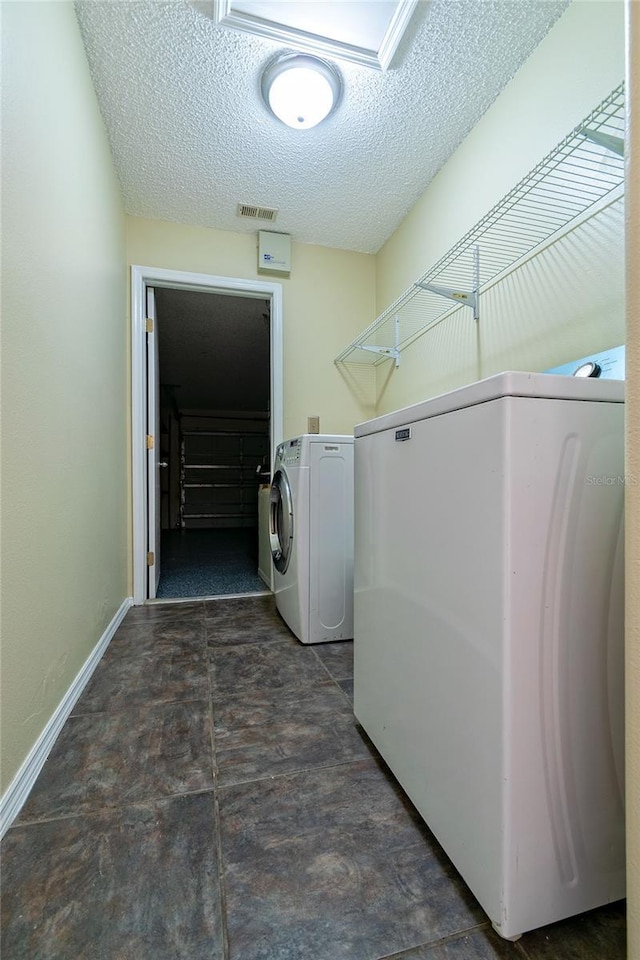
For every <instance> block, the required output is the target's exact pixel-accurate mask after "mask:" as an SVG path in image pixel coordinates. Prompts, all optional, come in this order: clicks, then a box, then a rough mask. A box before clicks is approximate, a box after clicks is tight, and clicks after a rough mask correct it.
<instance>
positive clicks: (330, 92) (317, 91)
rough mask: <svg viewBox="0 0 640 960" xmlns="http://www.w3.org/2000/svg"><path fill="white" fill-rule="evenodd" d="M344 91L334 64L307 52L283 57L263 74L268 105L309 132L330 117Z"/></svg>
mask: <svg viewBox="0 0 640 960" xmlns="http://www.w3.org/2000/svg"><path fill="white" fill-rule="evenodd" d="M340 89H341V84H340V76H339V74H338V71H337V70H336V69H335V67H333V66H332V64H330V63H327V61H326V60H320V59H319V58H318V57H312V56H309V55H308V54H303V53H286V54H284V55H283V56H279V57H278V58H277V59H276V60H272V61H271V63H270V64H269V65H268V66H267V68H266V70H265V71H264V73H263V75H262V96H263V97H264V102H265V103H266V104H267V106H268V107H269V109H270V110H271V111H272V113H274V114H275V115H276V117H277V118H278V119H279V120H282V122H283V123H286V124H287V126H289V127H293V128H294V129H296V130H309V129H310V128H311V127H315V126H317V125H318V124H319V123H321V122H322V120H324V119H325V117H328V116H329V114H330V113H331V111H332V110H333V109H334V108H335V106H336V104H337V102H338V99H339V97H340Z"/></svg>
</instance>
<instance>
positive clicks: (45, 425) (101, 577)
mask: <svg viewBox="0 0 640 960" xmlns="http://www.w3.org/2000/svg"><path fill="white" fill-rule="evenodd" d="M2 57H3V91H2V124H3V131H2V326H3V330H2V412H3V417H2V784H3V790H6V788H7V786H8V784H9V782H10V781H11V779H12V778H13V776H14V775H15V773H16V771H17V770H18V768H19V767H20V765H21V764H22V762H23V760H24V759H25V757H26V756H27V754H28V753H29V751H30V749H31V748H32V746H33V745H34V743H35V742H36V740H37V738H38V737H39V735H40V733H41V732H42V730H43V729H44V728H45V726H46V724H47V723H48V721H49V720H50V718H51V716H52V714H53V713H54V711H55V709H56V707H57V706H58V704H59V703H60V701H61V699H62V697H63V695H64V694H65V693H66V692H67V690H68V688H69V687H70V685H71V683H72V681H73V680H74V678H75V677H76V675H77V673H78V672H79V670H80V668H81V667H82V665H83V664H84V662H85V661H86V659H87V657H88V656H89V654H90V653H91V651H92V650H93V648H94V646H95V645H96V643H97V641H98V640H99V638H100V637H101V635H102V634H103V632H104V630H105V628H106V627H107V625H108V624H109V622H110V621H111V619H112V618H113V616H114V614H115V613H116V611H117V610H118V608H119V607H120V605H121V604H122V602H123V600H124V598H125V597H126V595H127V568H128V543H127V536H126V529H127V527H126V521H127V518H126V512H127V494H126V415H127V413H126V411H127V406H126V383H125V379H126V377H125V371H126V282H125V257H124V222H123V213H122V208H121V201H120V194H119V187H118V183H117V181H116V177H115V174H114V170H113V165H112V162H111V155H110V152H109V147H108V144H107V140H106V135H105V131H104V127H103V124H102V120H101V117H100V114H99V112H98V108H97V104H96V101H95V96H94V92H93V87H92V85H91V81H90V78H89V71H88V67H87V63H86V59H85V54H84V49H83V47H82V43H81V40H80V35H79V31H78V27H77V23H76V20H75V15H74V10H73V5H72V4H71V3H46V2H45V3H39V2H31V3H19V2H16V3H13V2H9V3H3V4H2Z"/></svg>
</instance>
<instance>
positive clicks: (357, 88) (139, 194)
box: [76, 0, 569, 253]
mask: <svg viewBox="0 0 640 960" xmlns="http://www.w3.org/2000/svg"><path fill="white" fill-rule="evenodd" d="M350 2H357V3H363V4H364V3H366V2H367V0H350ZM373 2H375V0H373ZM568 3H569V0H559V2H554V0H517V2H514V0H495V2H494V0H431V2H426V0H422V2H420V3H419V4H418V7H417V9H416V12H415V13H414V15H413V18H412V20H411V22H410V23H409V26H408V29H407V31H406V33H405V36H404V38H403V40H402V42H401V44H400V46H399V48H398V50H397V51H396V54H395V56H394V58H393V61H392V63H391V66H390V68H389V69H388V70H387V71H385V72H381V71H375V70H372V69H370V68H367V67H363V66H358V65H355V64H351V63H346V62H338V61H336V64H337V66H338V68H339V70H340V72H341V74H342V79H343V85H344V92H343V96H342V100H341V102H340V104H339V107H338V109H337V110H336V112H335V113H334V114H333V115H332V116H331V117H330V118H329V119H328V120H327V121H326V122H325V123H324V124H321V125H320V126H319V127H316V128H314V129H312V130H305V131H301V130H290V129H289V128H288V127H285V126H284V125H283V124H281V123H280V122H279V121H277V120H275V119H274V118H273V117H272V116H271V115H270V114H269V112H268V111H267V109H266V107H265V105H264V103H263V102H262V99H261V96H260V76H261V73H262V70H263V68H264V66H265V64H266V63H267V62H268V61H269V60H270V59H271V58H272V57H273V56H274V55H275V54H276V53H277V52H279V51H280V50H282V48H281V47H279V46H278V44H276V43H275V42H273V41H270V40H263V39H261V38H258V37H255V36H251V35H249V34H245V33H239V32H236V31H234V30H231V29H229V28H228V27H225V26H222V25H217V24H215V23H214V22H213V21H212V20H210V19H208V18H207V17H205V16H203V15H202V14H201V13H199V12H198V11H197V10H196V9H195V8H194V7H193V6H191V5H190V4H189V3H187V2H181V0H178V2H166V3H165V2H144V0H138V2H122V0H118V2H107V0H80V2H78V3H76V10H77V15H78V21H79V24H80V28H81V32H82V36H83V39H84V43H85V47H86V50H87V56H88V60H89V66H90V69H91V73H92V76H93V80H94V84H95V88H96V92H97V96H98V101H99V103H100V107H101V110H102V113H103V116H104V119H105V122H106V126H107V131H108V134H109V138H110V141H111V146H112V150H113V156H114V160H115V164H116V168H117V171H118V175H119V177H120V181H121V184H122V190H123V194H124V200H125V207H126V210H127V212H128V213H129V214H132V215H134V216H141V217H150V218H156V219H160V220H170V221H177V222H180V223H191V224H198V225H200V226H205V227H214V228H218V229H221V230H232V231H236V232H247V233H254V232H255V231H256V230H257V229H260V227H261V224H260V222H259V221H256V220H246V219H240V218H239V217H238V216H237V212H236V211H237V204H238V203H239V202H242V203H248V204H256V205H259V206H266V207H276V208H278V210H279V214H278V217H277V220H276V221H275V223H273V224H272V225H269V226H268V229H272V230H277V231H281V232H284V233H290V234H291V236H292V238H293V240H295V241H299V242H303V243H316V244H322V245H325V246H332V247H339V248H346V249H349V250H359V251H362V252H367V253H375V252H376V251H377V250H378V249H379V248H380V246H381V245H382V244H383V243H384V242H385V240H386V239H387V238H388V237H389V236H390V235H391V233H393V231H394V229H395V228H396V227H397V226H398V224H399V223H400V222H401V220H402V219H403V218H404V216H405V215H406V214H407V213H408V211H409V210H410V209H411V207H412V206H413V204H414V203H415V201H416V200H417V198H418V197H419V196H420V194H421V193H422V192H423V190H424V189H425V187H426V186H427V185H428V184H429V182H430V181H431V180H432V178H433V177H434V176H435V174H436V173H437V172H438V170H439V168H440V167H441V166H442V164H443V163H445V162H446V160H447V159H448V158H449V156H450V155H451V154H452V152H453V151H454V150H455V149H456V147H457V146H458V144H459V143H460V142H461V141H462V139H463V138H464V137H465V135H466V134H467V133H468V132H469V130H470V129H471V128H472V127H473V126H474V124H475V123H476V122H477V121H478V119H479V118H480V117H481V116H482V114H483V113H484V111H485V110H486V109H487V108H488V107H489V105H490V104H491V103H492V101H493V100H494V99H495V97H496V96H497V95H498V94H499V93H500V91H501V89H502V88H503V87H504V85H505V84H506V83H507V82H508V80H509V79H510V78H511V77H512V76H513V74H514V73H515V72H516V71H517V69H518V68H519V67H520V65H521V64H522V63H523V62H524V60H525V59H526V58H527V57H528V56H529V54H530V53H531V52H532V50H533V49H534V48H535V47H536V45H537V44H538V43H539V42H540V40H541V39H542V38H543V37H544V35H545V34H546V32H547V31H548V29H549V28H550V27H551V26H552V24H553V23H554V22H555V20H556V19H557V18H558V16H560V15H561V13H562V12H563V10H564V9H565V8H566V7H567V6H568Z"/></svg>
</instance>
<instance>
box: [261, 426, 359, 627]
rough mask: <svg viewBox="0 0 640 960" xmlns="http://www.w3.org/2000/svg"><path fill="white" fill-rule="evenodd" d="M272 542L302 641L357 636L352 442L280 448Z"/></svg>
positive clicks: (308, 440) (339, 439)
mask: <svg viewBox="0 0 640 960" xmlns="http://www.w3.org/2000/svg"><path fill="white" fill-rule="evenodd" d="M269 536H270V543H271V555H272V559H273V591H274V593H275V597H276V605H277V608H278V610H279V612H280V615H281V616H282V618H283V619H284V620H285V622H286V623H287V624H288V626H289V627H290V628H291V630H292V631H293V633H294V634H295V635H296V637H297V638H298V639H299V640H300V641H301V642H302V643H324V642H327V641H329V640H349V639H351V638H352V637H353V437H350V436H336V435H322V434H305V435H304V436H301V437H295V438H293V439H292V440H286V441H285V442H284V443H281V444H280V445H279V446H278V449H277V451H276V457H275V464H274V474H273V481H272V484H271V495H270V510H269Z"/></svg>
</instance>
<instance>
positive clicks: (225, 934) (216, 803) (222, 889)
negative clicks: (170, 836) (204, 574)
mask: <svg viewBox="0 0 640 960" xmlns="http://www.w3.org/2000/svg"><path fill="white" fill-rule="evenodd" d="M204 635H205V643H206V648H207V650H208V649H209V628H208V626H207V621H206V619H205V624H204ZM211 670H212V663H211V658H210V657H209V656H208V654H207V679H208V682H209V716H210V718H211V763H212V771H213V825H212V826H213V830H214V834H215V836H214V840H215V845H216V855H217V860H218V889H219V898H220V924H221V935H222V952H223V956H224V960H229V930H228V925H227V885H226V882H225V869H224V851H223V849H222V824H221V820H220V797H219V792H218V791H219V789H220V787H219V777H218V761H217V754H216V732H215V731H216V727H215V710H214V705H213V696H214V688H213V680H212V677H211Z"/></svg>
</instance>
